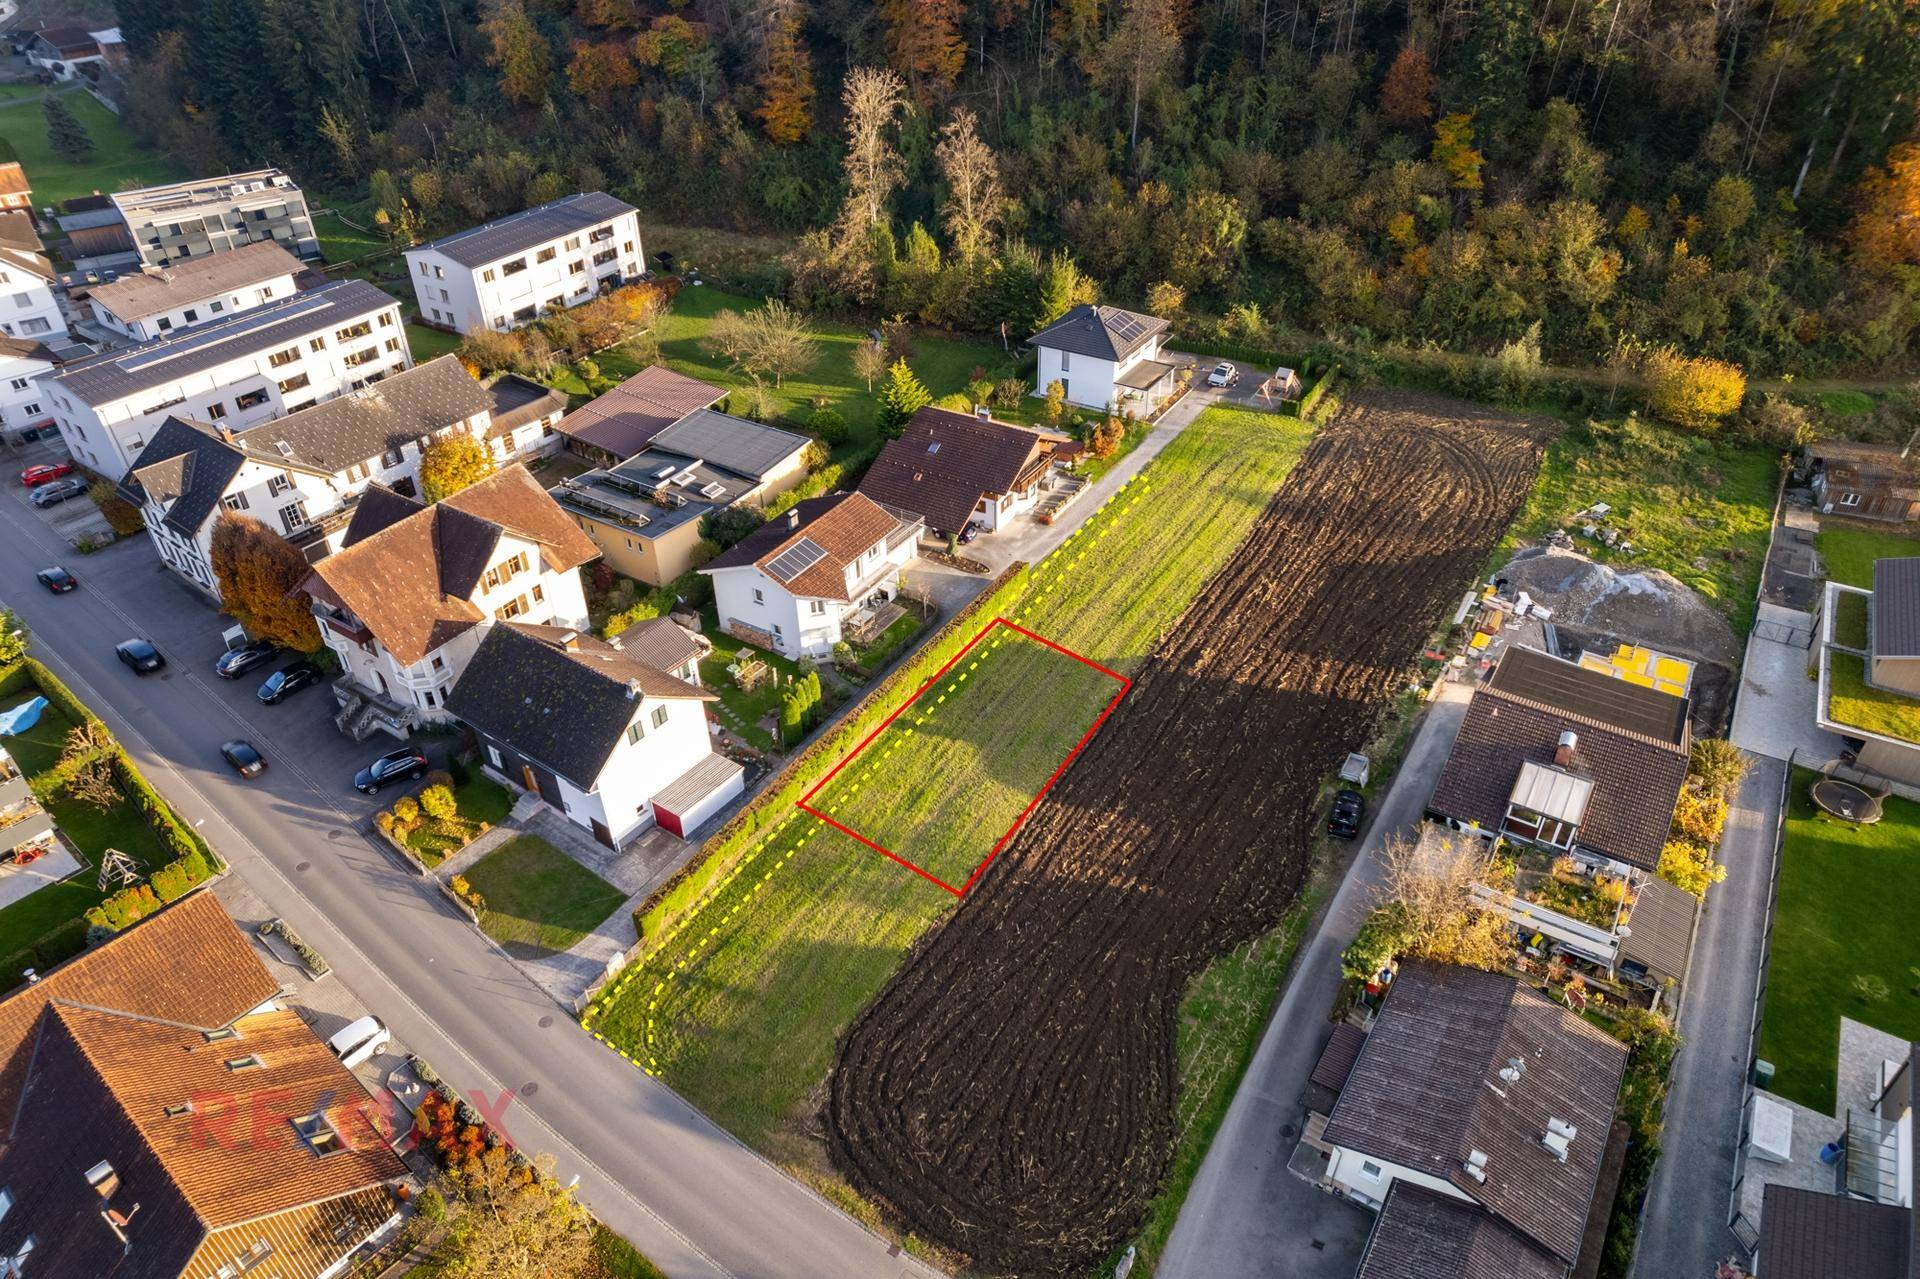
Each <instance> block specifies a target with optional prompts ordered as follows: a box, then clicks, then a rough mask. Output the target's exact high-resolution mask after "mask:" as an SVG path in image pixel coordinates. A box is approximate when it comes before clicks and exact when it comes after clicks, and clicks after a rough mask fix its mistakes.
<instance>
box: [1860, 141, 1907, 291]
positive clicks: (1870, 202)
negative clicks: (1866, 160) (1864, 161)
mask: <svg viewBox="0 0 1920 1279" xmlns="http://www.w3.org/2000/svg"><path fill="white" fill-rule="evenodd" d="M1855 197H1856V199H1857V202H1858V209H1857V211H1856V212H1855V213H1854V215H1853V219H1852V220H1851V221H1850V222H1848V223H1847V232H1846V237H1847V245H1848V247H1849V248H1851V249H1852V250H1853V258H1854V261H1856V262H1858V263H1859V264H1860V265H1861V266H1863V267H1865V268H1867V269H1868V270H1871V271H1888V270H1891V269H1892V268H1894V267H1896V266H1906V265H1911V264H1913V263H1920V143H1913V142H1903V143H1901V144H1900V145H1899V146H1896V147H1894V148H1893V149H1892V150H1891V151H1889V152H1887V163H1886V166H1885V167H1884V168H1881V167H1878V166H1876V167H1874V168H1870V169H1868V170H1867V172H1866V175H1865V176H1864V177H1862V178H1861V179H1860V185H1859V186H1858V187H1857V188H1856V189H1855Z"/></svg>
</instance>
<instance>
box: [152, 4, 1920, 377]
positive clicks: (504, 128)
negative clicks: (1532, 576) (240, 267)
mask: <svg viewBox="0 0 1920 1279" xmlns="http://www.w3.org/2000/svg"><path fill="white" fill-rule="evenodd" d="M119 8H120V13H121V19H122V21H121V26H122V28H123V30H124V32H125V35H126V38H127V40H128V43H129V46H130V48H131V50H132V52H133V54H134V56H135V58H136V60H137V62H138V64H139V66H138V69H137V72H136V74H135V75H134V76H132V77H131V79H130V82H131V84H132V85H133V86H134V88H133V89H132V93H133V94H134V95H135V98H136V101H135V102H134V103H133V104H132V105H133V107H134V109H133V110H132V111H130V112H129V113H128V118H129V119H130V120H131V121H133V122H134V123H135V125H136V127H138V128H140V129H142V130H144V131H145V133H146V135H147V136H146V140H147V141H149V142H151V143H153V144H154V145H156V146H160V147H163V148H165V149H167V150H169V151H171V152H173V153H174V154H175V155H176V156H178V157H179V158H180V159H181V160H182V161H183V162H184V163H187V164H189V165H190V166H192V167H194V168H196V169H201V170H215V169H218V168H220V167H222V166H228V165H241V164H258V163H278V164H281V165H284V166H286V167H288V168H290V169H291V170H292V171H294V172H295V173H297V174H299V175H301V176H302V178H303V179H304V180H305V181H307V182H308V183H309V184H311V185H314V186H316V187H318V188H320V189H322V190H324V191H327V192H330V193H340V194H339V197H338V201H337V202H338V203H340V204H341V206H342V207H344V208H353V209H356V210H364V212H365V215H366V216H368V217H377V219H378V220H379V223H380V225H381V226H382V227H383V228H385V229H386V230H387V231H388V233H389V234H391V235H393V236H394V237H395V238H396V239H413V238H419V237H424V236H429V235H433V234H437V233H440V232H444V231H447V230H452V229H456V228H459V227H463V226H467V225H471V224H473V223H475V222H478V221H481V220H483V219H486V218H489V217H493V216H497V215H499V214H502V213H507V212H511V211H514V210H517V209H519V208H522V207H525V206H527V205H529V204H533V203H538V202H540V201H543V200H547V199H551V198H554V197H556V196H559V195H562V194H565V193H568V192H571V191H574V190H578V189H583V188H584V189H591V188H601V189H605V190H608V191H611V192H613V193H614V194H616V195H619V196H621V197H623V198H625V199H627V200H629V201H631V202H633V203H634V204H635V205H637V206H639V207H640V208H641V209H642V211H643V215H642V216H643V218H644V219H645V220H646V221H648V222H651V223H654V224H656V225H669V224H670V225H683V226H710V227H719V228H725V229H730V230H735V231H746V232H756V233H767V234H772V235H778V236H781V237H783V238H784V239H785V241H786V242H787V243H788V244H790V245H791V249H790V250H789V251H788V252H786V253H785V254H784V255H783V256H782V257H781V258H780V259H779V261H778V262H777V264H774V265H770V266H769V267H768V268H767V270H766V272H765V277H766V278H765V279H764V280H762V281H759V282H758V283H760V284H761V286H762V287H763V288H764V289H765V290H766V291H768V292H770V293H772V292H784V293H786V294H788V295H789V298H790V300H791V301H793V302H795V303H796V304H798V305H801V306H803V307H806V308H808V309H812V310H817V311H828V312H839V313H848V314H856V313H857V314H863V315H874V316H880V315H886V316H891V315H901V316H906V317H908V318H910V319H918V320H921V321H925V322H928V323H933V324H940V325H946V326H950V327H954V328H959V329H967V330H976V331H983V332H984V331H993V330H996V329H997V328H998V327H999V325H1000V324H1001V323H1002V322H1003V321H1005V322H1006V323H1008V325H1009V327H1010V329H1011V330H1014V331H1015V332H1014V336H1015V337H1016V338H1017V337H1019V336H1024V334H1021V333H1019V332H1018V331H1017V330H1018V329H1020V327H1021V326H1022V325H1023V324H1024V323H1026V322H1028V321H1029V320H1030V319H1031V318H1032V317H1033V316H1035V315H1039V314H1044V313H1046V312H1047V311H1050V310H1052V307H1051V306H1049V305H1048V304H1047V302H1046V301H1045V299H1044V298H1043V297H1042V294H1043V293H1045V292H1047V291H1049V290H1051V291H1052V292H1054V293H1055V294H1058V293H1060V292H1062V291H1065V292H1067V293H1070V294H1072V295H1074V296H1090V295H1092V294H1093V293H1095V292H1096V291H1097V293H1098V295H1099V296H1100V297H1101V298H1102V299H1103V300H1106V301H1111V302H1115V303H1117V304H1120V305H1128V306H1136V307H1145V308H1149V309H1153V310H1155V311H1158V312H1161V313H1174V314H1176V315H1181V314H1184V315H1186V316H1188V317H1191V318H1192V321H1193V322H1194V323H1204V324H1206V325H1208V326H1211V327H1212V328H1213V329H1214V330H1215V331H1216V332H1217V333H1218V335H1219V336H1220V338H1221V339H1222V340H1238V341H1242V342H1245V343H1247V344H1258V343H1261V342H1268V341H1272V340H1274V339H1275V338H1276V336H1277V335H1280V334H1300V333H1307V334H1312V335H1319V336H1323V337H1327V338H1330V339H1334V340H1338V341H1342V342H1346V343H1350V344H1396V345H1400V346H1404V347H1412V348H1418V347H1423V346H1435V347H1444V348H1447V349H1451V350H1459V351H1481V352H1491V351H1494V350H1497V349H1499V348H1500V347H1501V346H1502V345H1503V344H1510V343H1513V342H1515V341H1527V342H1531V343H1537V344H1538V346H1539V348H1540V349H1542V350H1543V351H1544V352H1545V354H1546V356H1547V357H1548V358H1550V359H1553V360H1557V361H1561V362H1567V363H1593V364H1598V363H1603V362H1606V361H1609V360H1615V359H1619V358H1621V353H1622V352H1623V351H1633V350H1645V349H1648V348H1653V347H1665V346H1674V347H1678V348H1679V349H1681V350H1682V351H1684V352H1686V353H1688V354H1694V355H1709V356H1715V357H1718V358H1721V359H1725V360H1729V361H1733V362H1736V363H1738V364H1740V365H1742V366H1745V367H1746V368H1747V369H1748V370H1749V371H1750V372H1753V373H1755V374H1757V375H1771V376H1779V375H1783V374H1794V375H1800V376H1806V375H1822V374H1825V375H1833V374H1842V373H1844V374H1849V375H1854V376H1883V375H1889V374H1895V373H1901V372H1905V371H1908V370H1910V369H1911V368H1912V367H1913V363H1914V357H1915V354H1916V350H1915V347H1916V328H1917V327H1920V135H1917V134H1916V118H1917V116H1916V92H1917V91H1920V2H1916V0H1710V2H1706V3H1689V4H1682V3H1678V2H1677V0H1406V2H1405V3H1393V4H1386V3H1380V0H879V2H878V3H869V2H868V0H119ZM1056 300H1057V299H1056Z"/></svg>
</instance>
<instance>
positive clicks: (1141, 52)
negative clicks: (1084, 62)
mask: <svg viewBox="0 0 1920 1279" xmlns="http://www.w3.org/2000/svg"><path fill="white" fill-rule="evenodd" d="M1186 24H1187V0H1126V4H1125V7H1124V8H1123V9H1122V10H1121V13H1120V21H1119V22H1117V23H1115V24H1114V27H1113V32H1112V34H1111V35H1109V36H1108V37H1107V42H1106V44H1105V46H1103V47H1102V49H1101V51H1100V57H1099V66H1098V70H1099V75H1100V78H1101V79H1102V80H1104V81H1105V83H1106V84H1107V85H1108V86H1109V87H1111V88H1117V89H1120V90H1121V91H1123V92H1124V93H1126V95H1127V96H1128V98H1129V99H1130V100H1131V102H1132V108H1131V110H1130V111H1129V113H1128V115H1129V123H1128V125H1127V145H1128V147H1129V148H1137V147H1138V146H1139V145H1140V102H1141V99H1142V98H1143V97H1145V95H1146V92H1147V89H1148V88H1149V87H1150V86H1151V85H1152V84H1153V82H1154V81H1155V80H1156V79H1158V78H1159V77H1161V76H1164V75H1167V74H1169V73H1171V72H1174V71H1177V70H1178V69H1179V57H1178V55H1179V52H1180V41H1181V38H1182V37H1183V36H1184V35H1185V34H1186Z"/></svg>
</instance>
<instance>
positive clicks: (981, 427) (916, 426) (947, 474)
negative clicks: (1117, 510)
mask: <svg viewBox="0 0 1920 1279" xmlns="http://www.w3.org/2000/svg"><path fill="white" fill-rule="evenodd" d="M1052 447H1053V441H1052V440H1051V439H1050V438H1049V437H1046V436H1043V435H1039V434H1036V433H1035V432H1033V431H1029V430H1027V429H1025V428H1024V427H1018V426H1009V425H1007V424H1006V423H1005V422H995V421H993V420H992V419H990V418H977V417H973V416H972V415H970V414H966V413H954V412H950V411H948V410H946V409H936V408H924V409H921V410H920V411H919V412H918V413H915V414H914V415H913V417H912V418H911V419H910V420H909V421H908V422H907V425H906V429H905V430H904V431H903V432H902V434H901V436H900V438H899V439H897V440H889V441H887V444H886V447H884V448H882V449H881V450H880V455H879V456H878V457H876V458H874V460H873V465H871V466H869V467H868V468H867V474H866V477H865V478H864V479H862V480H861V481H860V491H861V492H862V493H865V494H866V495H867V496H868V497H871V498H873V499H874V500H875V501H879V502H885V503H886V504H887V505H889V506H897V507H899V508H900V509H901V510H905V511H912V512H914V513H915V514H917V515H920V516H923V517H925V519H926V521H927V525H928V526H929V527H930V528H936V529H940V530H942V531H943V532H948V533H958V532H960V531H961V530H962V529H964V528H966V526H967V522H968V521H969V520H970V519H972V518H973V512H974V507H975V505H976V504H977V503H978V502H979V501H980V499H981V498H982V497H987V496H997V495H999V494H1001V493H1009V492H1012V491H1013V490H1014V489H1015V488H1017V487H1019V482H1020V481H1021V480H1022V479H1024V478H1026V477H1028V476H1030V475H1031V473H1032V472H1033V470H1034V469H1035V468H1036V467H1037V466H1039V465H1042V464H1044V462H1045V459H1046V457H1047V456H1048V455H1049V454H1050V453H1051V452H1052Z"/></svg>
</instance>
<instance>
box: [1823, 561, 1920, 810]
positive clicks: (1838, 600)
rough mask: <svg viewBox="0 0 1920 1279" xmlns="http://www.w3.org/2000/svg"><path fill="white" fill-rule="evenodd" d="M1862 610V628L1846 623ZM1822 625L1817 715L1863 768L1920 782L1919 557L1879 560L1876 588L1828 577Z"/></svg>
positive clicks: (1896, 779)
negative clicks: (1851, 746)
mask: <svg viewBox="0 0 1920 1279" xmlns="http://www.w3.org/2000/svg"><path fill="white" fill-rule="evenodd" d="M1862 612H1864V614H1865V620H1866V626H1865V627H1864V629H1863V632H1862V631H1860V630H1856V629H1855V628H1854V627H1852V626H1850V625H1849V624H1848V619H1849V617H1850V616H1851V617H1853V618H1854V619H1856V620H1857V618H1858V615H1859V614H1860V613H1862ZM1817 625H1818V628H1819V645H1820V649H1819V659H1818V660H1819V685H1818V693H1817V698H1818V702H1817V708H1818V709H1817V713H1816V721H1815V722H1816V723H1818V724H1819V726H1820V727H1821V728H1823V729H1825V730H1826V731H1827V732H1829V733H1837V734H1839V735H1840V736H1841V737H1844V738H1847V739H1848V740H1849V741H1850V742H1851V743H1854V763H1855V764H1856V765H1857V766H1858V767H1859V768H1861V769H1863V770H1865V771H1866V772H1868V773H1872V774H1875V775H1877V776H1880V777H1884V778H1886V779H1888V780H1889V781H1894V782H1903V783H1905V784H1907V785H1909V786H1920V557H1910V558H1901V559H1882V560H1875V561H1874V564H1873V589H1872V590H1871V591H1863V590H1861V589H1859V588H1858V587H1853V586H1847V585H1844V584H1842V583H1840V582H1828V583H1827V585H1826V590H1825V593H1824V594H1823V595H1822V597H1821V604H1820V616H1819V620H1818V623H1817ZM1862 640H1864V646H1862Z"/></svg>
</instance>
